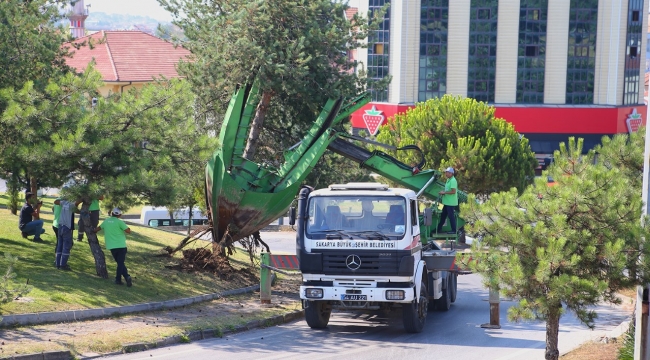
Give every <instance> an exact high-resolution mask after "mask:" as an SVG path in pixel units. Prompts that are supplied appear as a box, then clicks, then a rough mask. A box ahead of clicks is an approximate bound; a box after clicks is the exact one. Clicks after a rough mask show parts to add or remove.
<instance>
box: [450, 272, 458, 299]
mask: <svg viewBox="0 0 650 360" xmlns="http://www.w3.org/2000/svg"><path fill="white" fill-rule="evenodd" d="M451 282H452V283H453V285H452V286H451V302H452V303H453V302H456V294H458V273H453V274H451Z"/></svg>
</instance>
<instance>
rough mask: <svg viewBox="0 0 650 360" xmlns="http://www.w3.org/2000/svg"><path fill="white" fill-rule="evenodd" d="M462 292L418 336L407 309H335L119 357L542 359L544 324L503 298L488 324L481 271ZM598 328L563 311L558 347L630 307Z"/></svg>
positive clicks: (466, 280) (592, 334)
mask: <svg viewBox="0 0 650 360" xmlns="http://www.w3.org/2000/svg"><path fill="white" fill-rule="evenodd" d="M458 288H459V289H458V291H459V293H458V298H457V300H456V303H454V304H453V305H452V308H451V310H449V311H448V312H429V317H428V319H427V324H426V327H425V329H424V331H423V332H422V333H420V334H407V333H405V332H404V330H403V328H402V323H401V316H400V315H401V313H400V312H394V313H391V314H389V316H386V315H382V314H373V315H368V314H363V313H359V314H346V313H335V314H333V315H332V318H331V321H330V325H329V326H328V328H327V329H326V330H312V329H310V328H309V327H307V326H306V324H305V322H304V321H296V322H293V323H290V324H284V325H280V326H275V327H270V328H266V329H259V330H253V331H248V332H244V333H239V334H235V335H232V336H228V337H226V338H223V339H210V340H203V341H197V342H194V343H191V344H184V345H176V346H171V347H164V348H160V349H156V350H151V351H145V352H140V353H134V354H125V355H120V356H116V357H112V358H114V359H170V360H171V359H191V360H195V359H209V358H213V359H251V360H253V359H304V358H309V359H332V358H335V359H352V358H354V359H372V360H377V359H400V358H401V359H407V358H408V359H432V358H435V359H438V360H445V359H450V360H460V359H462V360H496V359H498V360H506V359H514V360H516V359H543V358H544V346H545V342H544V339H545V327H544V325H543V324H542V323H521V324H515V323H509V322H507V321H506V319H505V314H506V312H507V309H508V307H510V306H512V305H513V304H514V303H513V302H510V301H503V302H502V303H501V325H502V329H500V330H485V329H482V328H480V324H481V323H485V322H488V320H489V312H488V311H489V305H488V303H487V291H485V290H484V289H483V287H482V286H481V283H480V278H479V276H478V275H466V276H461V277H459V279H458ZM597 310H598V313H599V315H600V320H599V321H598V322H597V328H596V330H594V331H591V330H589V329H587V328H586V327H585V326H582V325H580V324H579V323H578V322H577V320H576V319H575V317H573V316H570V315H565V316H564V317H563V318H562V322H561V328H560V344H559V345H560V351H562V352H565V351H569V350H571V349H573V348H574V347H575V346H576V345H578V344H581V343H583V342H585V341H587V340H590V339H598V338H599V337H600V336H603V335H605V334H606V332H607V331H609V330H612V329H613V328H615V327H616V326H617V325H618V324H620V323H621V322H622V321H624V320H626V319H627V318H628V317H629V316H630V313H631V311H630V310H624V309H622V308H621V307H610V306H601V307H599V308H598V309H597Z"/></svg>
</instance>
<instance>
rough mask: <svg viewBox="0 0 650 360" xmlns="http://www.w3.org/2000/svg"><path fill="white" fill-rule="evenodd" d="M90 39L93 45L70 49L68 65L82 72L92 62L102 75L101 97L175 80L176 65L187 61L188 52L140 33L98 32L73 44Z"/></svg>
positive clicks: (176, 74)
mask: <svg viewBox="0 0 650 360" xmlns="http://www.w3.org/2000/svg"><path fill="white" fill-rule="evenodd" d="M88 40H91V41H92V43H93V44H94V45H93V46H92V48H91V47H90V46H83V47H81V48H80V49H78V50H77V49H72V52H73V55H72V57H71V58H68V59H67V60H66V63H67V64H68V66H70V67H72V68H74V69H76V70H77V71H78V72H82V71H84V70H85V69H86V67H88V65H89V64H90V63H91V62H92V61H94V62H95V68H96V69H97V70H98V71H99V72H100V73H101V74H102V78H103V80H104V86H103V87H102V88H100V89H99V90H100V93H101V94H102V95H103V96H108V94H110V93H121V92H123V91H125V90H128V89H129V88H130V87H135V88H140V87H142V86H143V85H144V84H146V83H149V82H151V81H152V80H154V79H158V78H161V77H165V78H167V79H170V78H177V77H179V74H178V71H177V66H178V63H179V62H180V61H181V60H184V61H189V56H190V52H189V51H188V50H186V49H184V48H182V47H176V46H174V45H173V44H171V43H169V42H167V41H165V40H162V39H159V38H157V37H155V36H152V35H149V34H147V33H144V32H142V31H108V30H102V31H98V32H96V33H94V34H92V35H88V36H84V37H80V38H78V39H75V40H74V42H76V43H80V42H83V41H88Z"/></svg>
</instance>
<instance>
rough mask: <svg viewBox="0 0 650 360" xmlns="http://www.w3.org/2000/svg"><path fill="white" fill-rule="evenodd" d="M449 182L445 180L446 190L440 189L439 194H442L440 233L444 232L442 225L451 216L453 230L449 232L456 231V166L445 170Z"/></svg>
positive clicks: (453, 232) (450, 221)
mask: <svg viewBox="0 0 650 360" xmlns="http://www.w3.org/2000/svg"><path fill="white" fill-rule="evenodd" d="M445 176H446V177H447V182H445V190H443V191H440V192H439V193H438V194H439V195H440V196H442V205H443V207H442V213H441V214H440V221H439V222H438V233H440V232H442V225H443V224H444V223H445V221H446V220H447V218H449V223H450V224H451V231H449V232H447V234H455V233H456V230H457V229H456V215H455V214H454V210H455V209H456V207H457V206H458V183H457V182H456V178H455V177H454V168H452V167H448V168H447V170H445Z"/></svg>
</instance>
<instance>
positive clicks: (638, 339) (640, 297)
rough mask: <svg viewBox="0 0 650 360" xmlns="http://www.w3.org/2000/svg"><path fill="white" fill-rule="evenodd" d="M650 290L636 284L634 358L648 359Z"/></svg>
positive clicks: (649, 145)
mask: <svg viewBox="0 0 650 360" xmlns="http://www.w3.org/2000/svg"><path fill="white" fill-rule="evenodd" d="M648 115H650V106H647V109H646V128H645V151H644V154H643V188H642V189H641V196H642V199H643V204H644V205H643V215H642V216H643V217H645V216H646V215H648V214H650V211H648V206H649V205H650V202H649V201H648V195H649V194H650V191H648V190H649V187H650V166H649V165H650V123H649V122H648ZM644 245H645V244H644ZM649 292H650V284H645V285H644V286H637V295H636V314H635V319H634V324H635V326H636V329H635V334H634V360H650V344H648V333H649V332H648V330H649V329H648V310H649V309H648V304H649V299H648V295H649Z"/></svg>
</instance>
